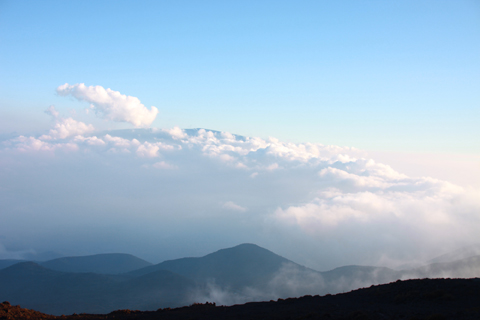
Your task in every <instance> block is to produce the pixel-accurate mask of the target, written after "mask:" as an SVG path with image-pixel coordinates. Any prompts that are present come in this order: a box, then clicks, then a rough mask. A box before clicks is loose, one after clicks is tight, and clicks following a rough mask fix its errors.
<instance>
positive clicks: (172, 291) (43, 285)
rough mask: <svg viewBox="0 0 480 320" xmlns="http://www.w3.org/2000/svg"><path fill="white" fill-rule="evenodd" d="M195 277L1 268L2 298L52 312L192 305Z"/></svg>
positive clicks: (34, 266) (24, 265) (30, 266)
mask: <svg viewBox="0 0 480 320" xmlns="http://www.w3.org/2000/svg"><path fill="white" fill-rule="evenodd" d="M194 286H195V284H194V282H193V281H191V280H189V279H186V278H185V277H182V276H180V275H176V274H173V273H171V272H169V271H163V270H161V271H158V272H156V273H152V274H148V275H146V276H144V277H139V278H131V277H127V276H125V275H104V274H95V273H66V272H60V271H54V270H50V269H47V268H45V267H43V266H40V265H38V264H36V263H34V262H24V263H18V264H15V265H13V266H10V267H8V268H5V269H3V270H0V300H1V301H10V302H11V303H12V304H21V305H22V306H24V307H27V308H31V309H35V310H38V311H41V312H45V313H50V314H72V313H74V312H76V313H82V312H86V313H108V312H111V311H113V310H116V309H121V308H125V307H129V308H132V309H143V310H145V309H146V308H148V309H151V310H154V309H157V308H160V307H171V306H181V305H185V304H189V303H191V301H190V300H188V299H189V294H190V292H191V291H192V290H194V288H193V287H194Z"/></svg>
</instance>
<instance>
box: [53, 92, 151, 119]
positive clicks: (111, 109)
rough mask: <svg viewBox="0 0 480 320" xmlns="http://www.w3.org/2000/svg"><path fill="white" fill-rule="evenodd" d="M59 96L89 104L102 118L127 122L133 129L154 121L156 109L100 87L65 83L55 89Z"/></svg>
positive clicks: (133, 98) (134, 98)
mask: <svg viewBox="0 0 480 320" xmlns="http://www.w3.org/2000/svg"><path fill="white" fill-rule="evenodd" d="M57 93H58V94H59V95H61V96H67V95H71V96H73V97H75V98H76V99H78V100H80V101H86V102H88V103H91V104H92V105H93V106H94V107H95V109H94V110H95V111H96V112H100V113H102V114H103V116H104V118H106V119H108V120H112V121H117V122H128V123H131V124H133V125H134V126H135V127H148V126H150V125H151V124H152V122H153V121H154V120H155V118H156V116H157V114H158V109H157V108H155V107H153V106H152V107H151V109H150V110H148V109H147V108H146V107H145V106H144V105H143V104H142V103H141V102H140V100H139V99H138V98H136V97H132V96H127V95H124V94H121V93H120V92H118V91H113V90H111V89H110V88H108V89H105V88H103V87H102V86H89V87H87V86H85V84H83V83H80V84H74V85H69V84H68V83H65V84H64V85H61V86H59V87H58V88H57Z"/></svg>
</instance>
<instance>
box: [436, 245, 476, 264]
mask: <svg viewBox="0 0 480 320" xmlns="http://www.w3.org/2000/svg"><path fill="white" fill-rule="evenodd" d="M478 255H480V245H472V246H468V247H463V248H460V249H458V250H455V251H452V252H449V253H446V254H443V255H441V256H438V257H436V258H433V259H431V260H429V261H427V263H428V264H432V263H442V262H452V261H457V260H462V259H466V258H470V257H474V256H478Z"/></svg>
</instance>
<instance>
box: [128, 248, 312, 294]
mask: <svg viewBox="0 0 480 320" xmlns="http://www.w3.org/2000/svg"><path fill="white" fill-rule="evenodd" d="M284 264H293V265H295V266H297V267H298V268H300V269H305V270H306V269H307V268H305V267H303V266H300V265H298V264H296V263H294V262H292V261H290V260H288V259H285V258H283V257H281V256H279V255H276V254H275V253H273V252H271V251H269V250H267V249H264V248H261V247H259V246H257V245H255V244H241V245H238V246H236V247H233V248H228V249H222V250H218V251H216V252H214V253H211V254H208V255H206V256H204V257H200V258H182V259H176V260H169V261H164V262H162V263H159V264H156V265H153V266H149V267H146V268H143V269H139V270H135V271H132V272H130V273H129V275H135V276H138V275H143V274H148V273H150V272H152V271H154V270H169V271H171V272H175V273H178V274H180V275H183V276H185V277H188V278H191V279H194V280H197V281H200V282H207V281H214V282H215V284H217V285H219V286H228V287H229V288H231V289H234V290H235V289H239V288H242V287H246V286H255V287H256V286H259V285H262V284H265V282H267V281H269V280H270V279H271V278H272V276H273V275H274V274H275V273H276V272H278V271H279V270H280V269H281V268H282V266H283V265H284ZM312 272H316V271H313V270H312Z"/></svg>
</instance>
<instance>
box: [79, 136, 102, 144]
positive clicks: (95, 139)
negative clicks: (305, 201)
mask: <svg viewBox="0 0 480 320" xmlns="http://www.w3.org/2000/svg"><path fill="white" fill-rule="evenodd" d="M73 141H75V142H79V141H80V142H86V143H87V144H89V145H91V146H104V145H105V141H103V140H102V139H100V138H98V137H96V136H92V137H84V136H81V135H78V136H76V137H75V138H74V139H73Z"/></svg>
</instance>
